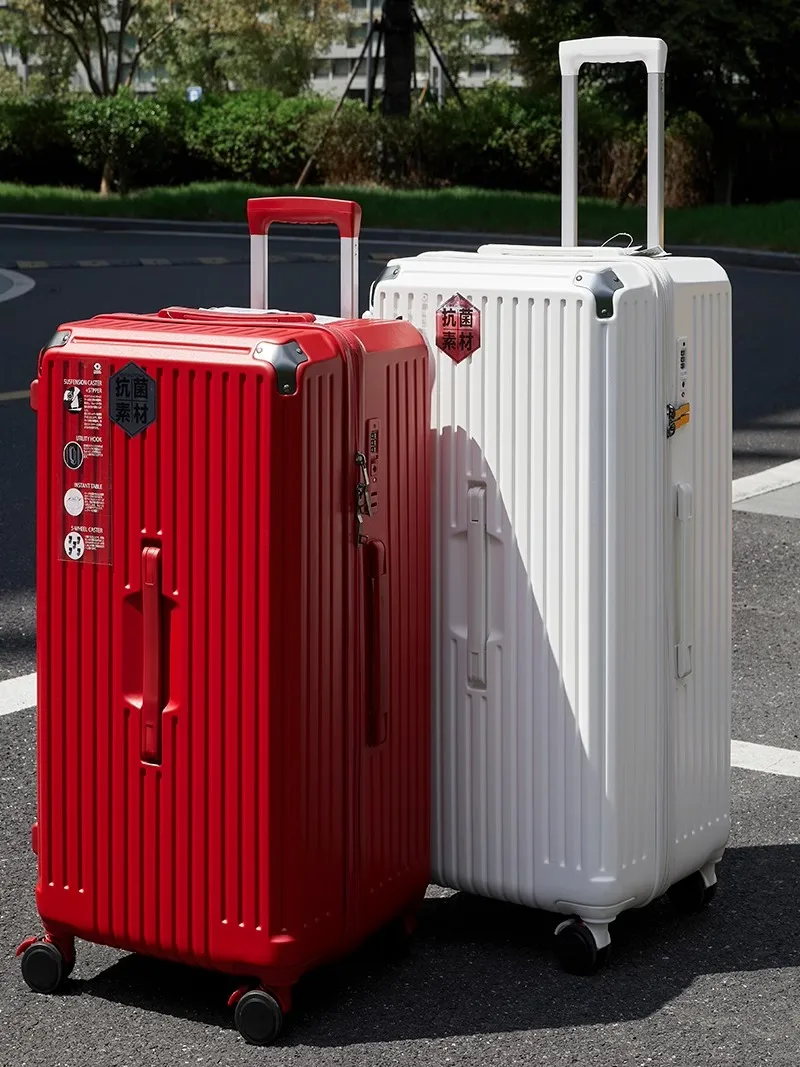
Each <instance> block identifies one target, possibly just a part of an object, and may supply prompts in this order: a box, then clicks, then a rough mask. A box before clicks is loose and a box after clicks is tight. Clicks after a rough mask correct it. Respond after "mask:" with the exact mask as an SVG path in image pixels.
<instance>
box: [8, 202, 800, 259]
mask: <svg viewBox="0 0 800 1067" xmlns="http://www.w3.org/2000/svg"><path fill="white" fill-rule="evenodd" d="M0 226H21V227H32V228H34V227H42V226H45V227H53V228H57V229H83V230H87V229H88V230H95V231H99V232H103V231H105V232H109V233H121V232H125V231H129V232H136V233H143V232H150V233H164V234H177V233H193V234H208V235H209V236H214V235H219V236H236V237H238V236H243V237H244V236H246V235H247V233H248V229H247V225H246V223H244V222H211V221H209V222H198V221H197V220H193V221H183V220H181V219H139V218H130V219H129V218H120V217H108V218H104V217H102V216H95V215H86V216H83V215H33V214H16V213H13V212H0ZM362 240H363V241H368V242H376V241H378V242H380V241H387V242H393V243H396V244H402V243H403V241H412V242H414V243H417V242H420V241H429V242H430V243H431V244H432V245H435V246H437V247H443V248H446V247H448V246H456V247H460V248H464V247H474V246H475V245H479V244H541V245H557V244H558V238H556V237H537V236H534V235H532V234H510V233H488V232H487V233H480V232H466V231H444V230H416V229H398V228H385V227H365V228H364V229H363V231H362ZM586 243H587V244H589V245H600V244H602V242H601V241H599V240H589V241H587V242H586ZM668 250H669V251H670V252H672V253H673V255H680V256H703V257H709V258H711V259H715V260H716V261H717V262H718V263H720V264H722V266H724V267H751V268H756V269H759V270H779V271H800V253H793V252H767V251H761V250H756V249H748V248H724V247H716V246H709V245H670V246H669V249H668Z"/></svg>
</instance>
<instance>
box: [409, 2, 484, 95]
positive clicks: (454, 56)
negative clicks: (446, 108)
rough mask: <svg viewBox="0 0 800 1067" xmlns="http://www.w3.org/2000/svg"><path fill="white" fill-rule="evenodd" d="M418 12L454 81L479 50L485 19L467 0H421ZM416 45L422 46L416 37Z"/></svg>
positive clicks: (478, 53) (465, 69)
mask: <svg viewBox="0 0 800 1067" xmlns="http://www.w3.org/2000/svg"><path fill="white" fill-rule="evenodd" d="M419 14H420V18H421V19H422V21H423V23H424V25H425V29H426V30H427V31H428V33H429V34H430V35H431V37H432V38H433V41H434V44H435V45H436V47H437V48H438V49H439V51H440V52H441V53H442V58H443V59H444V61H445V63H446V64H447V69H448V71H449V72H450V76H451V78H452V79H453V81H454V82H456V84H458V82H459V80H460V78H461V76H462V75H463V74H464V73H465V72H466V71H468V70H469V68H470V66H471V65H472V64H473V63H475V62H476V61H477V60H478V59H479V58H480V56H481V55H482V53H483V45H484V44H485V43H486V40H487V38H488V26H487V24H486V21H485V19H482V18H480V17H479V16H478V14H477V12H476V11H475V4H474V3H473V2H471V0H424V2H420V4H419ZM417 46H418V47H420V46H421V47H425V44H424V42H422V41H420V39H419V38H418V39H417Z"/></svg>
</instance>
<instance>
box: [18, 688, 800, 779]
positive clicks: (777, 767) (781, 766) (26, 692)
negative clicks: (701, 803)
mask: <svg viewBox="0 0 800 1067" xmlns="http://www.w3.org/2000/svg"><path fill="white" fill-rule="evenodd" d="M35 706H36V675H35V674H26V675H23V676H22V677H21V678H9V679H7V680H6V681H4V682H0V717H1V716H4V715H13V714H14V712H17V711H26V710H27V709H29V708H33V707H35ZM731 763H732V765H733V766H734V767H737V768H739V769H740V770H746V771H761V772H763V773H764V774H777V775H780V776H782V777H785V778H800V752H798V751H795V749H792V748H773V746H772V745H756V744H753V743H752V742H751V741H731Z"/></svg>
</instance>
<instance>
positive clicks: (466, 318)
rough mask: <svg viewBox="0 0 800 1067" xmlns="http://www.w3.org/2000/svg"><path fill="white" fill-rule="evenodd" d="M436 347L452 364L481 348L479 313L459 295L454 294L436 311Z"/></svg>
mask: <svg viewBox="0 0 800 1067" xmlns="http://www.w3.org/2000/svg"><path fill="white" fill-rule="evenodd" d="M436 347H437V348H438V349H440V350H441V351H442V352H445V353H446V354H447V355H448V356H449V357H450V358H451V359H452V360H453V362H454V363H460V362H461V361H462V360H463V359H467V358H468V357H469V356H471V355H472V354H473V353H474V352H477V350H478V349H479V348H480V347H481V313H480V311H479V309H478V308H476V307H475V305H474V304H471V303H470V302H469V300H467V298H466V297H464V296H462V295H461V293H454V294H453V295H452V296H451V297H450V299H449V300H446V301H445V302H444V303H443V304H442V305H441V306H440V307H438V308H437V309H436Z"/></svg>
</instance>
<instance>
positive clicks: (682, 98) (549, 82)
mask: <svg viewBox="0 0 800 1067" xmlns="http://www.w3.org/2000/svg"><path fill="white" fill-rule="evenodd" d="M478 3H479V5H480V7H481V9H482V10H483V11H484V13H485V15H486V16H487V18H489V19H490V20H491V21H492V22H493V23H494V24H495V25H496V26H497V27H498V29H499V30H500V31H501V32H502V33H504V34H505V35H506V36H508V37H509V38H510V39H511V40H512V41H514V42H515V44H516V46H517V49H518V53H519V64H520V68H521V70H522V71H523V73H524V74H525V76H526V80H527V81H528V83H529V84H530V85H532V86H536V87H540V88H543V87H547V86H553V85H555V84H556V81H557V78H558V42H559V41H561V40H565V39H570V38H575V37H593V36H604V35H616V34H623V35H631V36H639V35H641V36H652V37H662V38H663V39H664V40H665V41H666V42H667V46H668V49H669V55H668V62H667V79H666V84H667V90H666V99H667V107H668V111H669V112H670V113H672V114H673V115H674V114H681V113H687V112H694V113H695V114H697V115H699V116H700V117H701V118H702V119H703V121H704V122H705V123H706V124H707V126H708V127H709V129H710V130H711V132H712V135H713V137H714V154H715V158H716V162H717V168H718V171H719V174H720V177H721V179H722V182H721V185H722V186H727V189H721V190H718V193H720V192H721V194H722V195H723V196H725V197H729V195H730V172H731V164H732V161H733V158H734V155H735V145H736V130H737V128H738V126H739V124H740V123H741V122H742V121H743V120H745V119H760V118H766V119H767V120H768V121H770V122H772V123H773V124H775V123H778V122H779V121H780V119H781V115H782V114H786V113H787V112H790V111H792V110H794V109H795V108H796V107H797V104H798V101H800V66H798V64H797V62H796V56H797V53H798V47H800V5H798V3H797V0H758V2H757V3H753V2H752V0H714V2H713V3H709V2H708V0H602V2H601V0H564V2H563V3H561V2H559V3H553V2H552V0H478ZM590 70H591V71H592V73H589V71H590ZM585 78H586V80H589V79H593V80H594V82H595V84H596V85H599V86H601V87H603V88H605V89H612V90H618V93H617V96H616V100H617V101H622V102H623V103H624V104H625V105H627V107H628V110H629V111H633V112H637V111H638V112H639V113H641V111H642V110H643V107H644V89H643V74H642V68H641V65H640V64H636V65H634V66H633V67H627V66H626V67H606V68H604V69H596V68H595V69H592V68H586V76H584V75H583V74H582V77H581V80H582V82H584V80H585Z"/></svg>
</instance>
